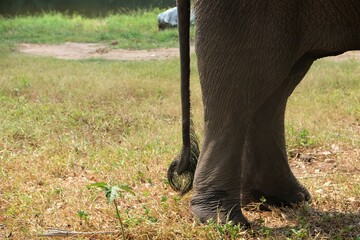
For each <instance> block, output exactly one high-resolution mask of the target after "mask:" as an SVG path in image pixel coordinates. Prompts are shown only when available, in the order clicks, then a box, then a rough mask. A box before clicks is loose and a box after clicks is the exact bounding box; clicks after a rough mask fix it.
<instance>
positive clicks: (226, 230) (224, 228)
mask: <svg viewBox="0 0 360 240" xmlns="http://www.w3.org/2000/svg"><path fill="white" fill-rule="evenodd" d="M205 228H206V230H207V232H208V237H209V238H210V239H224V238H228V239H238V238H240V237H241V235H242V234H243V233H244V232H243V229H242V227H241V225H240V224H234V223H233V222H232V221H230V222H227V223H225V224H217V223H216V222H215V221H214V220H213V219H210V220H208V221H207V225H206V226H205ZM209 230H210V231H209Z"/></svg>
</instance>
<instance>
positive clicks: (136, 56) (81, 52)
mask: <svg viewBox="0 0 360 240" xmlns="http://www.w3.org/2000/svg"><path fill="white" fill-rule="evenodd" d="M18 47H19V51H20V52H22V53H25V54H31V55H38V56H51V57H55V58H60V59H88V58H104V59H109V60H129V61H141V60H155V59H169V58H174V57H178V55H179V53H178V52H179V50H178V49H177V48H158V49H151V50H125V49H111V48H109V47H107V46H106V45H103V44H97V43H71V42H67V43H64V44H61V45H49V44H20V45H19V46H18Z"/></svg>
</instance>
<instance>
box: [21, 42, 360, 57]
mask: <svg viewBox="0 0 360 240" xmlns="http://www.w3.org/2000/svg"><path fill="white" fill-rule="evenodd" d="M18 47H19V51H20V52H22V53H26V54H31V55H38V56H49V57H55V58H60V59H88V58H104V59H109V60H128V61H141V60H155V59H169V58H174V57H178V56H179V50H178V49H177V48H157V49H151V50H125V49H113V48H110V47H108V46H107V45H104V44H98V43H71V42H67V43H64V44H60V45H49V44H20V45H19V46H18ZM192 51H194V50H193V49H192ZM328 59H331V60H334V61H342V60H346V59H357V60H360V51H357V52H355V51H352V52H347V53H345V54H342V55H339V56H336V57H329V58H328Z"/></svg>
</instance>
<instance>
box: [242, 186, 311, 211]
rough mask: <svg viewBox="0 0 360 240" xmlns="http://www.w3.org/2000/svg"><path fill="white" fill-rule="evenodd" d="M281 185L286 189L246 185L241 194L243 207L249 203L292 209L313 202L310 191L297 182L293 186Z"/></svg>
mask: <svg viewBox="0 0 360 240" xmlns="http://www.w3.org/2000/svg"><path fill="white" fill-rule="evenodd" d="M281 185H282V186H285V187H280V186H279V185H277V184H274V185H273V186H271V187H267V188H260V187H254V185H244V186H243V188H242V193H241V204H242V206H246V205H247V204H249V203H265V204H267V205H272V206H279V207H284V206H288V207H292V206H294V205H297V204H299V203H301V202H305V201H310V200H311V195H310V193H309V192H308V190H307V189H306V188H305V187H304V186H302V185H301V184H299V183H298V182H297V181H296V182H295V183H292V184H290V183H288V184H285V183H281Z"/></svg>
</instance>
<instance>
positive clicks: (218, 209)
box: [190, 191, 250, 227]
mask: <svg viewBox="0 0 360 240" xmlns="http://www.w3.org/2000/svg"><path fill="white" fill-rule="evenodd" d="M190 205H191V211H192V212H193V213H194V214H195V216H196V217H197V218H198V220H199V221H200V222H201V223H206V222H207V221H209V220H213V221H215V222H216V223H226V222H229V221H232V222H233V223H234V224H241V225H242V226H244V227H249V226H250V225H249V223H248V221H247V220H246V218H245V217H243V215H242V214H241V208H240V202H239V200H238V198H236V199H229V195H228V194H227V193H226V192H225V191H212V192H207V193H202V194H194V196H193V197H192V199H191V202H190Z"/></svg>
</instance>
